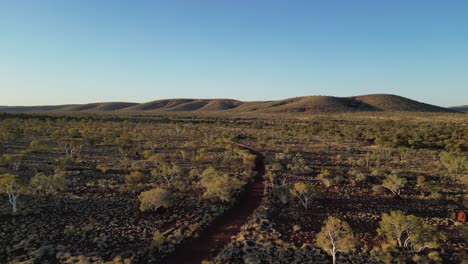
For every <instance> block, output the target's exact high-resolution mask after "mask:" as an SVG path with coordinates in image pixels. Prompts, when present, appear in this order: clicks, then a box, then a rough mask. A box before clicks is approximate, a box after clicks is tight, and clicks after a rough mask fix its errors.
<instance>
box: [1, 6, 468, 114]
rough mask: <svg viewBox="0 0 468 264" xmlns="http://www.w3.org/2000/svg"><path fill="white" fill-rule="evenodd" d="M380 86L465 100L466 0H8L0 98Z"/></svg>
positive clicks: (351, 90) (87, 99) (338, 92)
mask: <svg viewBox="0 0 468 264" xmlns="http://www.w3.org/2000/svg"><path fill="white" fill-rule="evenodd" d="M374 93H390V94H397V95H401V96H405V97H409V98H412V99H415V100H418V101H423V102H427V103H431V104H436V105H440V106H454V105H466V104H468V1H466V0H446V1H442V0H438V1H435V0H424V1H423V0H392V1H384V0H382V1H379V0H353V1H350V0H323V1H319V0H317V1H315V0H304V1H299V0H284V1H279V0H278V1H276V0H268V1H267V0H235V1H233V0H196V1H195V0H185V1H182V0H167V1H162V0H161V1H158V0H151V1H144V0H127V1H121V0H99V1H95V0H57V1H52V0H29V1H27V0H3V1H0V105H50V104H71V103H91V102H109V101H125V102H148V101H152V100H157V99H165V98H232V99H238V100H245V101H254V100H275V99H284V98H290V97H296V96H306V95H331V96H353V95H363V94H374Z"/></svg>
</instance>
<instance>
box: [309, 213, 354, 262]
mask: <svg viewBox="0 0 468 264" xmlns="http://www.w3.org/2000/svg"><path fill="white" fill-rule="evenodd" d="M316 240H317V245H318V246H319V247H320V248H322V249H323V250H325V251H326V252H328V253H330V255H331V256H332V258H333V264H335V263H336V253H338V252H344V253H347V252H350V251H353V250H354V249H355V247H356V244H355V239H354V234H353V232H352V230H351V227H349V225H348V223H346V222H345V221H341V220H340V219H338V218H336V217H333V216H329V217H328V219H327V220H326V221H325V223H324V226H323V227H322V230H321V231H320V233H318V234H317V236H316Z"/></svg>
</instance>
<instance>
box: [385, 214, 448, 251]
mask: <svg viewBox="0 0 468 264" xmlns="http://www.w3.org/2000/svg"><path fill="white" fill-rule="evenodd" d="M377 233H378V234H379V235H380V236H383V237H385V238H387V240H388V241H389V242H392V241H394V240H396V241H397V245H398V248H400V249H404V250H407V251H410V252H417V253H419V252H421V251H423V250H424V249H427V248H437V247H438V245H439V244H438V242H439V241H440V240H443V239H444V236H443V234H441V233H438V232H437V230H436V228H434V227H433V226H430V225H428V224H425V223H423V221H422V220H421V219H420V218H418V217H416V216H414V215H405V214H403V212H401V211H391V212H390V214H386V213H384V214H382V220H381V221H380V227H379V228H378V229H377Z"/></svg>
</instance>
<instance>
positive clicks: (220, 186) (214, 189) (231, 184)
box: [200, 167, 243, 203]
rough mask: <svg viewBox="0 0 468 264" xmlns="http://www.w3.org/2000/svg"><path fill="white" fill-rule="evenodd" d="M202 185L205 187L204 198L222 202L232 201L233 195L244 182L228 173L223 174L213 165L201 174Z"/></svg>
mask: <svg viewBox="0 0 468 264" xmlns="http://www.w3.org/2000/svg"><path fill="white" fill-rule="evenodd" d="M200 185H201V186H202V187H203V188H205V192H204V193H203V198H205V199H215V200H219V201H221V202H227V203H228V202H231V200H232V195H233V194H234V193H235V192H236V191H237V190H239V189H240V188H241V187H242V186H243V182H242V181H240V180H239V179H237V178H236V177H230V176H229V175H228V174H221V173H219V172H217V171H216V170H215V169H214V168H213V167H209V168H208V169H206V170H204V171H203V172H202V174H201V176H200Z"/></svg>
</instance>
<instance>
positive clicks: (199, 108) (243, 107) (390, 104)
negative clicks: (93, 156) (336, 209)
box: [0, 94, 468, 113]
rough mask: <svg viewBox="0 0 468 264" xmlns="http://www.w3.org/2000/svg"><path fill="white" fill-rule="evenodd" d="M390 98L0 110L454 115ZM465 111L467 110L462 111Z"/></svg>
mask: <svg viewBox="0 0 468 264" xmlns="http://www.w3.org/2000/svg"><path fill="white" fill-rule="evenodd" d="M460 109H462V110H463V109H468V106H462V107H455V108H452V109H449V108H443V107H439V106H435V105H430V104H426V103H421V102H418V101H415V100H411V99H409V98H405V97H401V96H397V95H392V94H369V95H361V96H351V97H334V96H304V97H296V98H289V99H284V100H277V101H257V102H242V101H237V100H232V99H187V98H180V99H164V100H156V101H151V102H147V103H141V104H139V103H126V102H109V103H92V104H81V105H79V104H75V105H56V106H0V112H104V111H106V112H122V113H131V112H151V113H163V112H230V113H255V112H258V113H346V112H444V113H450V112H457V110H458V111H459V110H460ZM465 111H466V110H465Z"/></svg>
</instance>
